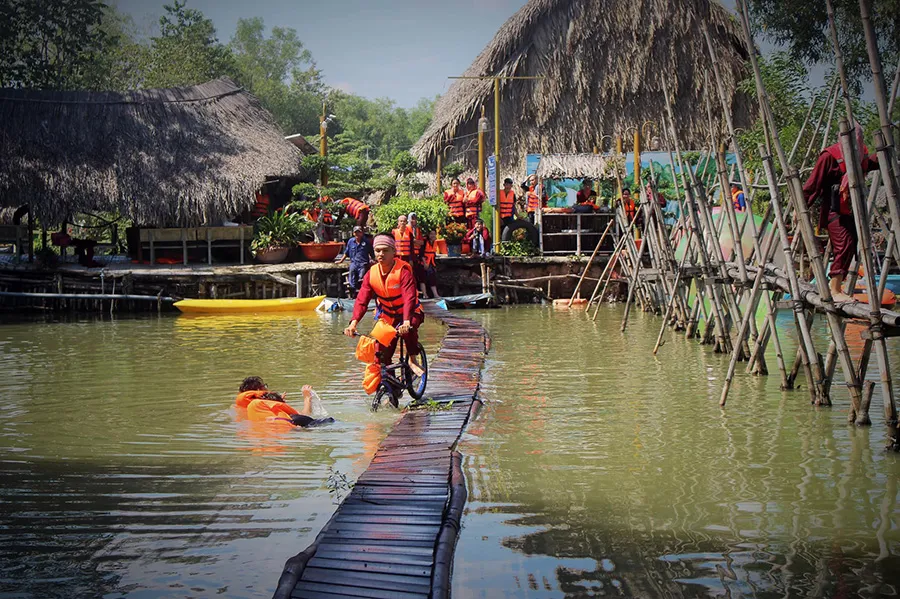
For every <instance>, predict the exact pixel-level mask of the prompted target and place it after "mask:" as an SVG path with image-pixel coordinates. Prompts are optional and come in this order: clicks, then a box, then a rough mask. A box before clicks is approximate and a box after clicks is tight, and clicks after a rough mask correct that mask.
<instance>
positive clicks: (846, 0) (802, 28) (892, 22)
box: [749, 0, 900, 83]
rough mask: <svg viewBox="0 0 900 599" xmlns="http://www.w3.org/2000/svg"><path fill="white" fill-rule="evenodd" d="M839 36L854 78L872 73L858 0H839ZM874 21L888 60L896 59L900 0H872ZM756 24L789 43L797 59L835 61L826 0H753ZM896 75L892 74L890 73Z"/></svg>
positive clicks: (773, 37) (777, 41)
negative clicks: (899, 1) (817, 0)
mask: <svg viewBox="0 0 900 599" xmlns="http://www.w3.org/2000/svg"><path fill="white" fill-rule="evenodd" d="M833 4H834V9H835V23H836V24H837V29H838V42H839V43H840V45H841V52H842V54H843V55H844V62H845V65H846V67H847V70H848V72H849V75H850V77H851V80H852V82H856V83H858V81H859V80H860V79H866V80H868V79H870V77H871V72H870V71H869V63H868V57H867V54H866V43H865V37H864V36H863V30H862V20H861V18H860V12H859V2H858V0H833ZM871 6H872V12H873V17H874V18H873V19H872V22H873V25H874V27H875V31H876V37H877V38H878V45H879V48H880V49H881V51H882V60H883V61H884V63H885V64H886V65H887V64H891V65H893V64H896V57H897V54H898V51H900V3H898V2H897V1H896V0H872V2H871ZM749 7H750V14H751V21H752V24H753V27H754V29H755V30H756V31H757V32H759V33H761V34H762V36H763V37H764V38H767V39H769V40H771V41H773V42H775V44H776V45H778V46H786V47H787V48H788V49H789V52H790V59H791V60H793V61H794V62H795V63H797V64H798V65H799V64H801V63H802V64H806V65H813V64H817V63H821V62H824V63H832V62H833V61H834V54H833V50H832V46H831V34H830V31H829V28H828V17H827V13H826V9H825V2H822V1H819V2H810V1H809V0H753V2H750V3H749ZM888 76H890V75H888Z"/></svg>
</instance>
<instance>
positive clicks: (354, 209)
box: [340, 198, 369, 227]
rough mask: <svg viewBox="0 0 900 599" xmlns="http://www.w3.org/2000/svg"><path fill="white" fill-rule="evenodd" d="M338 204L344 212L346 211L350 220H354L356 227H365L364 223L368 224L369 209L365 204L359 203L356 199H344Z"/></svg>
mask: <svg viewBox="0 0 900 599" xmlns="http://www.w3.org/2000/svg"><path fill="white" fill-rule="evenodd" d="M340 203H341V205H342V206H343V207H344V210H346V211H347V214H349V215H350V217H351V218H355V219H356V226H357V227H365V226H366V223H368V222H369V207H368V206H367V205H366V203H365V202H361V201H359V200H357V199H356V198H344V199H343V200H341V202H340Z"/></svg>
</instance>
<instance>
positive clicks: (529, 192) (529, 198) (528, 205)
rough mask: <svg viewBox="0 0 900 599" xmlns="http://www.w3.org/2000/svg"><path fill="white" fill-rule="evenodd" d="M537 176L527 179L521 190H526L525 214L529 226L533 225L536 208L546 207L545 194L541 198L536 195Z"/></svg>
mask: <svg viewBox="0 0 900 599" xmlns="http://www.w3.org/2000/svg"><path fill="white" fill-rule="evenodd" d="M537 183H538V181H537V175H531V176H530V177H528V180H527V181H526V182H525V183H523V184H522V189H524V190H526V193H525V212H527V213H528V220H529V221H531V224H532V225H533V224H534V220H535V216H534V215H535V213H536V212H537V209H538V206H540V207H541V208H546V207H547V201H548V199H549V198H547V194H544V196H543V197H540V196H538V193H537Z"/></svg>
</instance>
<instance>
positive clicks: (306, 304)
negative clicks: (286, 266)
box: [174, 295, 325, 314]
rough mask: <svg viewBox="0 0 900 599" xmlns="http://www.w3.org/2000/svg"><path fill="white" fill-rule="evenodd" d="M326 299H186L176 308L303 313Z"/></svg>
mask: <svg viewBox="0 0 900 599" xmlns="http://www.w3.org/2000/svg"><path fill="white" fill-rule="evenodd" d="M324 299H325V296H324V295H319V296H316V297H280V298H275V299H256V300H254V299H250V300H245V299H185V300H181V301H180V302H175V304H174V305H175V307H176V308H178V309H179V310H181V311H182V312H185V313H189V314H233V313H237V312H244V313H251V312H301V311H305V310H315V309H316V308H318V307H319V304H321V303H322V300H324Z"/></svg>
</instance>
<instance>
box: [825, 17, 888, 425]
mask: <svg viewBox="0 0 900 599" xmlns="http://www.w3.org/2000/svg"><path fill="white" fill-rule="evenodd" d="M862 3H864V0H863V1H862V2H861V4H862ZM839 126H840V136H841V147H842V149H843V151H844V156H845V157H846V158H848V159H847V160H845V162H844V163H845V164H846V165H847V179H848V180H849V183H850V201H851V203H852V204H853V214H854V220H855V221H856V234H857V237H858V239H859V243H860V245H861V247H860V248H859V255H860V262H861V263H862V267H863V274H864V276H865V278H866V287H867V288H868V290H869V331H870V332H871V335H872V341H873V343H874V345H875V356H876V358H877V359H878V368H879V370H880V371H881V393H882V397H884V419H885V421H887V422H891V423H893V422H895V421H896V420H897V410H896V407H895V406H894V387H893V382H892V380H891V367H890V362H889V360H888V356H887V347H886V345H885V340H884V334H883V330H882V320H881V296H880V295H879V294H878V293H877V289H878V285H877V284H876V283H875V270H874V265H873V263H872V237H871V233H870V230H869V214H868V210H867V209H866V205H865V203H863V199H862V183H861V182H862V167H861V166H860V160H859V156H858V154H857V153H856V148H855V147H854V145H853V139H852V138H851V133H850V123H849V122H848V121H846V120H843V119H842V120H841V123H840V125H839ZM882 276H883V277H886V276H887V273H882ZM850 292H851V293H853V290H852V289H851V290H850ZM864 376H865V371H862V372H860V377H861V378H863V377H864ZM867 420H868V414H864V413H863V414H860V418H858V419H857V421H856V424H871V421H868V422H866V421H867Z"/></svg>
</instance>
